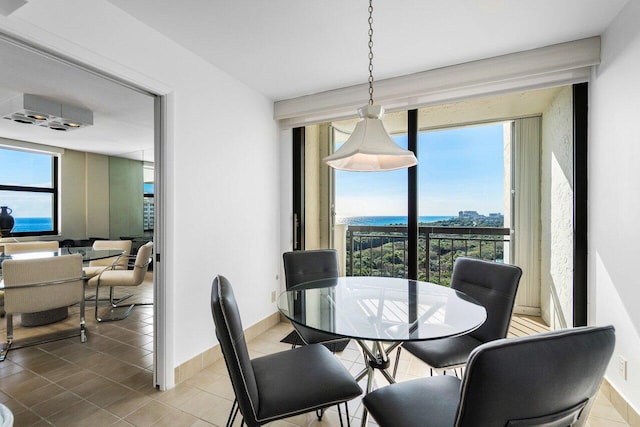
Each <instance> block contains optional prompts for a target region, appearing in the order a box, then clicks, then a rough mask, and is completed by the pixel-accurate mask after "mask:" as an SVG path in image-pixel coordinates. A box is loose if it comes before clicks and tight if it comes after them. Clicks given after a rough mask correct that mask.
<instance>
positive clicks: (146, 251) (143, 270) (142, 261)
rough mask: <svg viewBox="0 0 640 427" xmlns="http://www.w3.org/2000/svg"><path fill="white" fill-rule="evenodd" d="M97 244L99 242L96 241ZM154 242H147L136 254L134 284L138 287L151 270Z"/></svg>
mask: <svg viewBox="0 0 640 427" xmlns="http://www.w3.org/2000/svg"><path fill="white" fill-rule="evenodd" d="M96 242H97V241H96ZM152 251H153V242H147V243H145V244H144V245H142V246H140V248H139V249H138V253H137V254H136V262H135V264H134V265H133V278H132V280H133V283H134V284H135V285H136V286H137V285H139V284H140V283H142V282H143V281H144V276H145V275H146V274H147V271H148V270H149V263H150V258H151V252H152Z"/></svg>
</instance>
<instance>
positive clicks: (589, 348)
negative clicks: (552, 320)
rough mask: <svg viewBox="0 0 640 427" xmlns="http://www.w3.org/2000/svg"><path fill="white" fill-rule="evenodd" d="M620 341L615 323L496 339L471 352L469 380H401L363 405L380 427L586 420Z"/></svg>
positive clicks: (562, 425)
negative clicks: (616, 333) (615, 346)
mask: <svg viewBox="0 0 640 427" xmlns="http://www.w3.org/2000/svg"><path fill="white" fill-rule="evenodd" d="M614 345H615V330H614V328H613V326H605V327H582V328H575V329H564V330H558V331H553V332H546V333H542V334H538V335H531V336H527V337H521V338H511V339H501V340H497V341H492V342H490V343H487V344H483V345H481V346H480V347H478V348H476V349H475V350H474V351H473V352H471V355H470V356H469V360H468V362H467V368H466V371H465V373H464V376H463V378H462V380H460V379H458V378H456V377H454V376H452V375H439V376H434V377H427V378H420V379H417V380H411V381H406V382H400V383H396V384H392V385H389V386H387V387H382V388H379V389H378V390H375V391H373V392H371V393H369V394H368V395H366V396H365V397H364V399H363V403H364V406H365V407H366V408H367V409H368V410H369V413H370V414H371V415H372V416H373V418H374V419H375V420H376V422H377V423H378V425H379V426H380V427H396V426H403V427H413V426H416V427H417V426H420V427H453V426H455V427H478V426H482V427H505V426H507V427H525V426H544V427H567V426H584V425H585V424H586V421H587V418H588V416H589V411H590V409H591V406H592V405H593V402H594V400H595V396H596V393H597V392H598V389H599V387H600V383H601V381H602V377H603V375H604V373H605V370H606V368H607V365H608V364H609V361H610V359H611V355H612V354H613V348H614Z"/></svg>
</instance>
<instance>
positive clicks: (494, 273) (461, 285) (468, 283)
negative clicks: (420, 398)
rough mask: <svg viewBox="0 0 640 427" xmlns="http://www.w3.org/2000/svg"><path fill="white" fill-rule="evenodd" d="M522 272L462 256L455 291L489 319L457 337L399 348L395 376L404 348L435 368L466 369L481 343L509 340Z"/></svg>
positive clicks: (453, 285)
mask: <svg viewBox="0 0 640 427" xmlns="http://www.w3.org/2000/svg"><path fill="white" fill-rule="evenodd" d="M521 276H522V270H521V269H520V267H518V266H515V265H511V264H502V263H497V262H491V261H485V260H481V259H476V258H468V257H458V258H456V260H455V263H454V266H453V273H452V275H451V288H452V289H455V290H458V291H460V292H462V293H464V294H467V295H468V296H470V297H471V298H473V299H475V300H476V301H478V302H479V303H480V304H481V305H483V306H484V308H485V309H486V310H487V320H486V321H485V322H484V323H483V324H482V326H480V327H479V328H478V329H476V330H474V331H472V332H470V333H468V334H465V335H460V336H457V337H451V338H442V339H437V340H432V341H408V342H405V343H403V344H402V346H401V347H398V351H397V354H396V363H395V366H394V368H393V375H394V376H395V375H396V373H397V371H398V363H399V362H400V351H401V350H402V349H403V348H404V349H405V350H407V351H408V352H409V353H411V354H412V355H414V356H415V357H417V358H418V359H420V360H422V361H423V362H425V363H426V364H428V365H429V366H430V367H431V374H432V375H433V369H434V368H435V369H440V370H449V369H453V370H455V369H456V368H460V367H462V366H464V364H465V362H466V361H467V358H468V357H469V354H470V353H471V351H472V350H473V349H474V348H476V347H478V346H479V345H481V344H484V343H486V342H489V341H493V340H497V339H500V338H505V337H506V336H507V332H508V330H509V323H510V322H511V315H512V313H513V305H514V303H515V299H516V293H517V291H518V284H519V283H520V277H521Z"/></svg>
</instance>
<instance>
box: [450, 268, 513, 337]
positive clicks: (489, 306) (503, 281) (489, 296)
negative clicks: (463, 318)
mask: <svg viewBox="0 0 640 427" xmlns="http://www.w3.org/2000/svg"><path fill="white" fill-rule="evenodd" d="M521 276H522V270H521V269H520V267H518V266H515V265H510V264H502V263H498V262H491V261H484V260H480V259H476V258H467V257H458V258H456V261H455V263H454V265H453V273H452V275H451V288H452V289H456V290H458V291H461V292H463V293H465V294H467V295H469V296H470V297H471V298H474V299H475V300H476V301H478V302H479V303H480V304H482V305H483V306H484V307H485V309H486V310H487V320H486V321H485V322H484V323H483V324H482V326H480V327H479V328H478V329H476V330H475V331H473V332H471V333H470V335H471V336H472V337H474V338H476V339H478V340H480V341H482V342H488V341H492V340H497V339H500V338H505V337H506V336H507V331H508V330H509V323H510V322H511V314H512V313H513V305H514V303H515V300H516V293H517V291H518V284H519V283H520V277H521Z"/></svg>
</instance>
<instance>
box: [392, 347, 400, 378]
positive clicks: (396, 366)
mask: <svg viewBox="0 0 640 427" xmlns="http://www.w3.org/2000/svg"><path fill="white" fill-rule="evenodd" d="M400 351H402V347H398V349H397V350H396V364H395V366H394V367H393V378H395V377H396V374H397V373H398V363H400Z"/></svg>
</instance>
